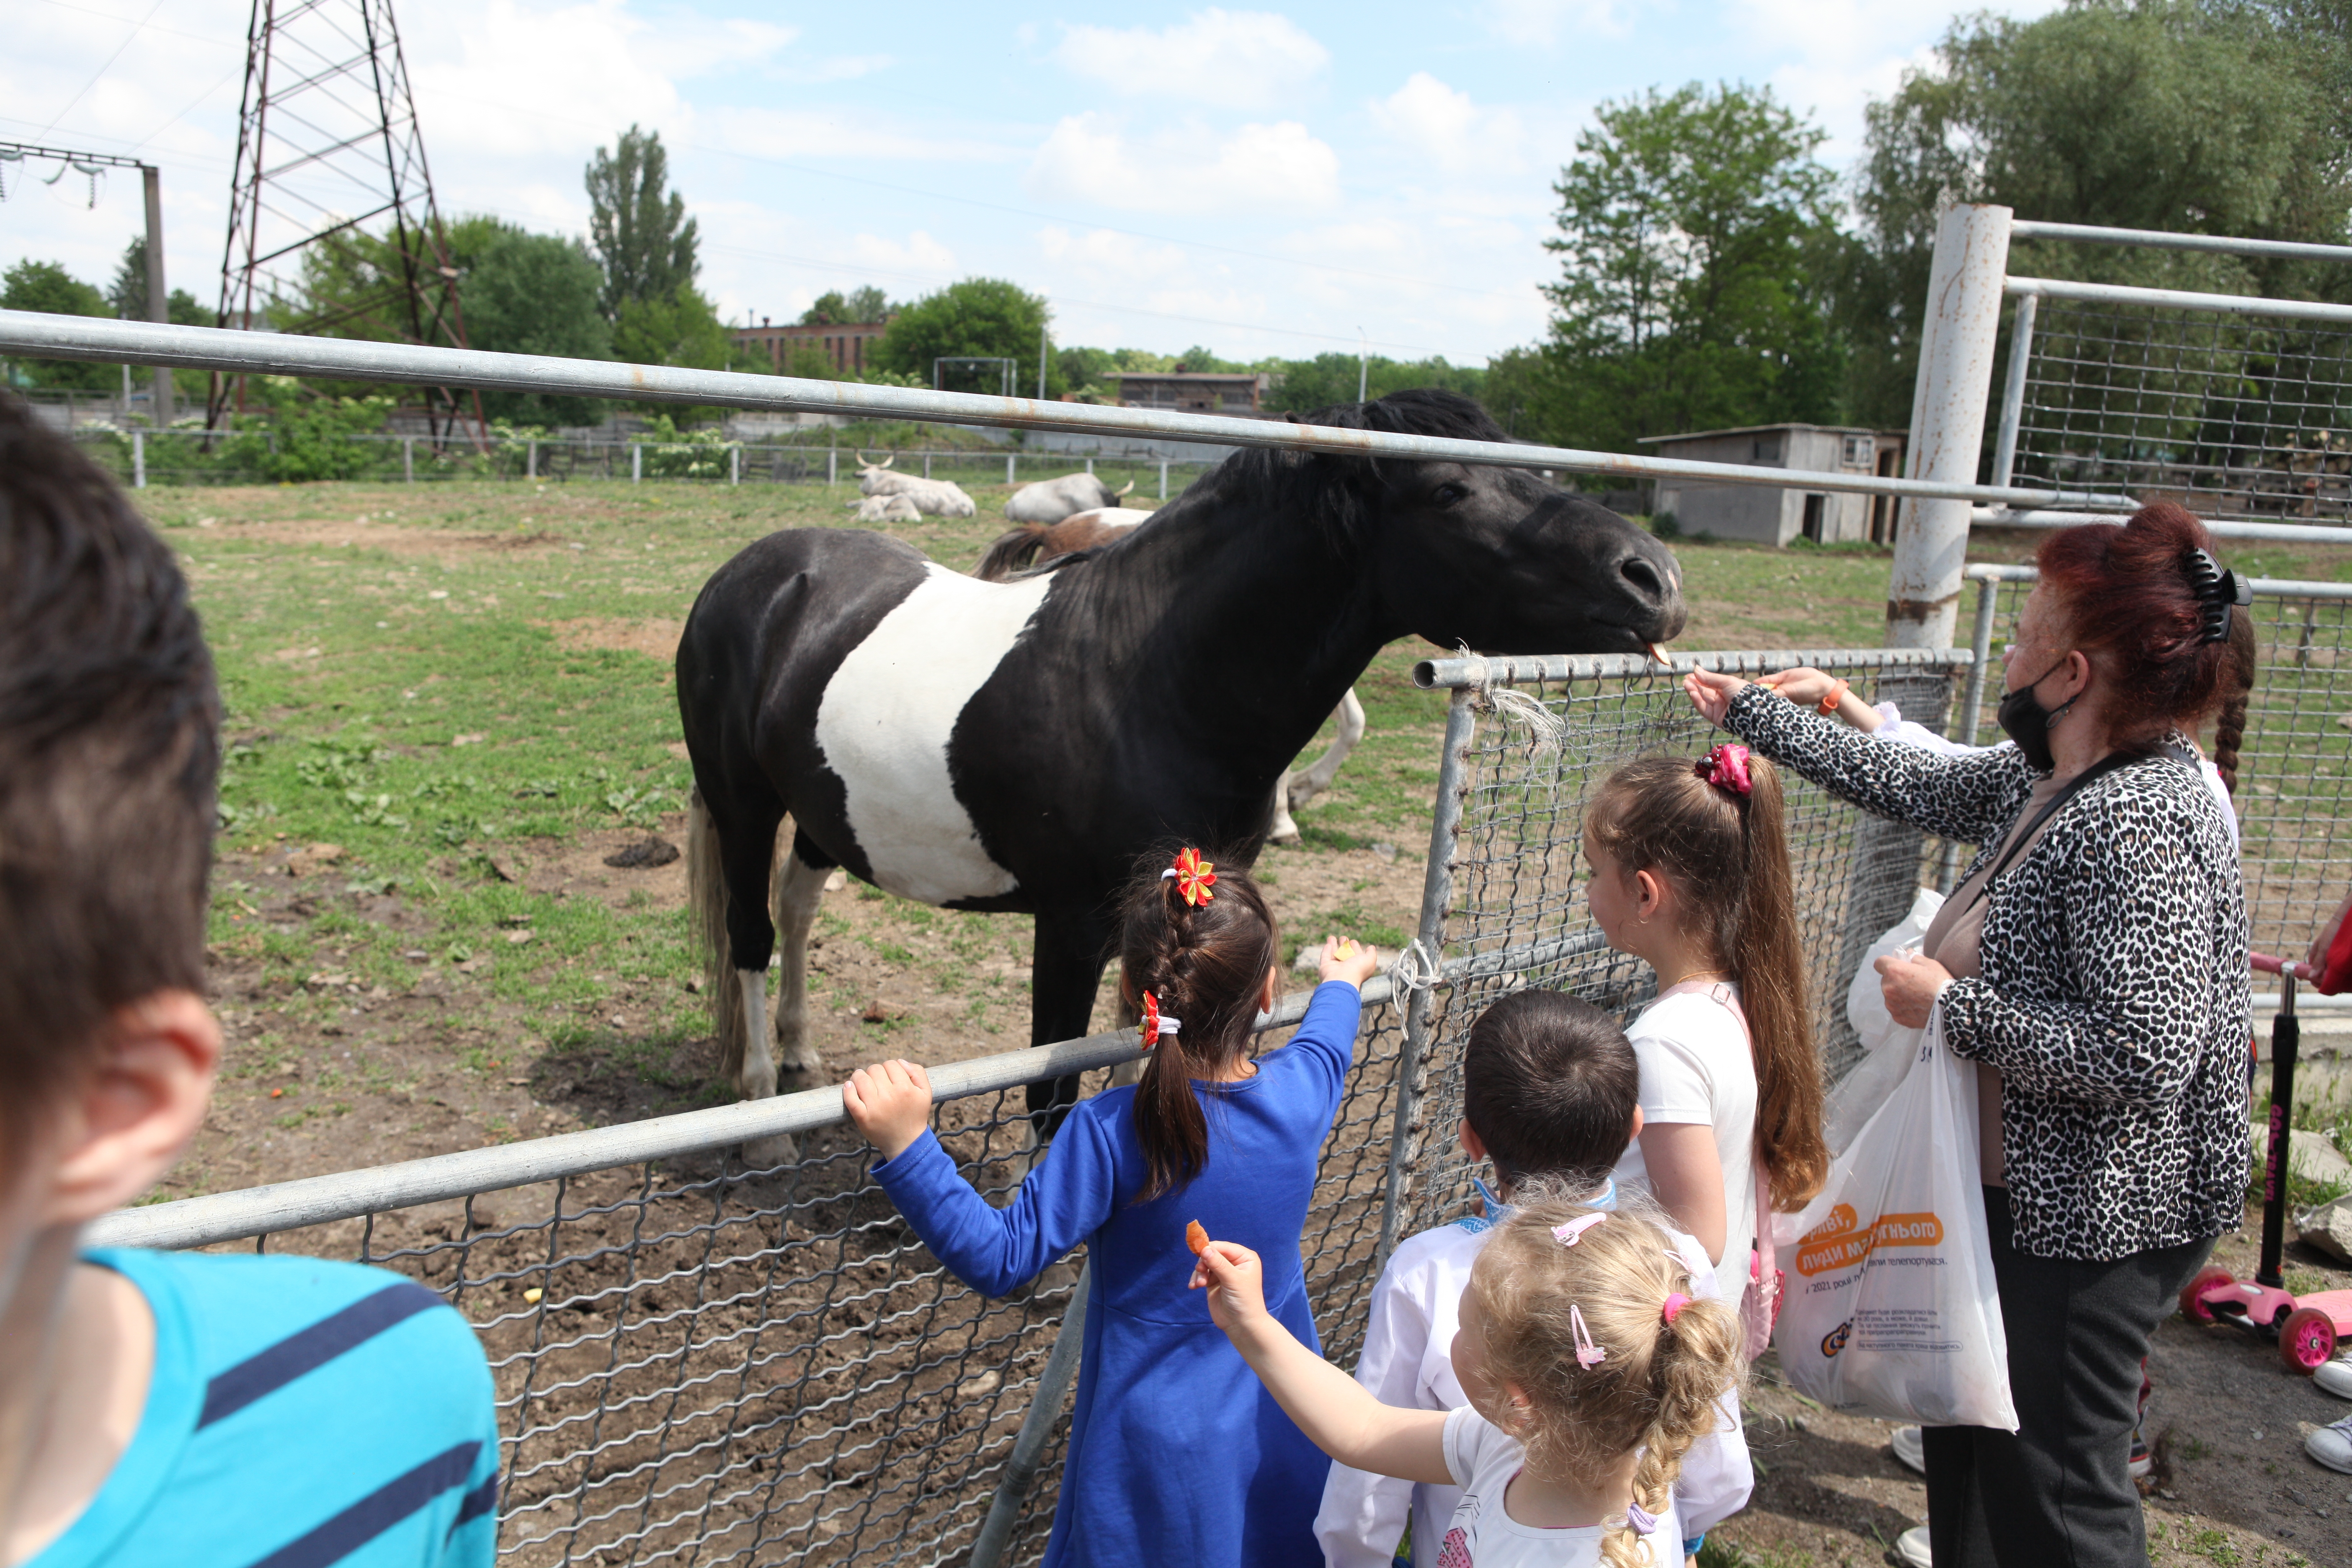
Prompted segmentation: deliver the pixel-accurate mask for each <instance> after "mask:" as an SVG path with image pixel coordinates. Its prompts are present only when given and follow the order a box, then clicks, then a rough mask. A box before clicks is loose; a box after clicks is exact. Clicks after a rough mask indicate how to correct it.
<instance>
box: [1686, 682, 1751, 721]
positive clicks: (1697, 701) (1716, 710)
mask: <svg viewBox="0 0 2352 1568" xmlns="http://www.w3.org/2000/svg"><path fill="white" fill-rule="evenodd" d="M1747 684H1748V682H1746V681H1745V680H1742V679H1739V677H1738V676H1736V675H1718V674H1717V673H1716V672H1715V671H1714V670H1711V669H1694V670H1692V671H1691V672H1690V673H1689V674H1688V675H1685V676H1684V677H1683V690H1684V691H1685V693H1686V694H1687V695H1688V696H1689V698H1690V700H1691V706H1692V707H1694V708H1696V709H1697V710H1699V712H1700V714H1701V715H1702V716H1704V717H1705V718H1706V721H1707V722H1708V723H1710V724H1720V723H1722V722H1723V716H1724V715H1725V714H1726V713H1728V712H1729V711H1731V700H1732V699H1733V698H1735V697H1737V696H1738V695H1739V689H1740V688H1741V687H1743V686H1745V685H1747Z"/></svg>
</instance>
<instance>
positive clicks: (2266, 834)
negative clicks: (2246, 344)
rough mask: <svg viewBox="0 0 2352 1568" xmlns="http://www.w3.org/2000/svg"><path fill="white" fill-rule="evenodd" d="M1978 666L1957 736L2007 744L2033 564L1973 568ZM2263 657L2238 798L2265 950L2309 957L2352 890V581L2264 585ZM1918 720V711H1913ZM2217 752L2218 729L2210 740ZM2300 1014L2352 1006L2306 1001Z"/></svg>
mask: <svg viewBox="0 0 2352 1568" xmlns="http://www.w3.org/2000/svg"><path fill="white" fill-rule="evenodd" d="M1968 576H1969V581H1970V582H1972V583H1974V584H1976V587H1977V599H1976V605H1975V622H1974V626H1973V631H1972V637H1971V641H1972V643H1973V647H1974V652H1975V656H1976V665H1975V669H1976V671H1977V672H1979V673H1980V674H1981V675H1982V677H1983V680H1982V684H1981V686H1979V684H1978V681H1977V678H1976V675H1974V674H1972V675H1971V677H1970V682H1969V690H1968V691H1967V692H1965V693H1964V694H1963V699H1962V703H1961V711H1960V713H1959V715H1958V721H1957V727H1956V730H1955V738H1957V739H1959V740H1962V741H1966V742H1970V743H1976V742H1979V741H1984V742H1998V741H1999V740H2000V739H2001V734H2000V727H1999V726H1998V725H1997V724H1996V723H1995V722H1994V720H1993V710H1994V708H1995V707H1996V706H1997V705H1998V703H1999V702H2000V694H2001V683H2000V666H1999V665H1998V664H1996V663H1995V662H1994V661H1993V658H1992V653H1993V650H1994V649H1995V648H1996V647H2000V645H2001V644H2003V643H2005V642H2006V641H2007V639H2008V638H2009V637H2011V636H2013V635H2014V632H2015V628H2016V626H2017V616H2018V613H2019V611H2020V610H2021V608H2022V607H2023V605H2024V602H2025V596H2026V595H2028V594H2029V593H2031V592H2032V589H2033V584H2035V583H2036V582H2037V581H2039V579H2040V574H2039V573H2037V572H2036V571H2035V570H2034V568H2032V567H2031V566H1971V567H1969V569H1968ZM2253 589H2254V603H2253V607H2252V612H2251V614H2252V617H2253V623H2254V637H2255V646H2256V648H2257V653H2256V664H2255V674H2254V686H2253V691H2252V696H2251V698H2250V700H2249V701H2248V704H2247V710H2246V728H2245V737H2244V740H2243V742H2242V744H2241V747H2240V751H2239V761H2238V787H2237V789H2236V791H2235V793H2234V794H2233V795H2232V797H2231V798H2232V802H2233V805H2235V808H2236V812H2237V816H2238V833H2239V858H2240V860H2241V861H2242V864H2243V866H2244V868H2245V875H2246V914H2247V917H2248V919H2249V921H2251V923H2252V940H2253V945H2254V947H2255V949H2256V950H2257V951H2259V952H2274V953H2284V954H2288V955H2290V956H2292V955H2295V954H2300V953H2301V952H2303V950H2304V949H2305V947H2306V946H2308V945H2309V944H2310V942H2311V939H2312V937H2313V936H2314V935H2315V934H2316V933H2317V932H2318V931H2319V930H2320V928H2321V927H2322V926H2323V925H2325V924H2326V921H2327V920H2328V918H2329V917H2330V916H2331V915H2333V914H2334V913H2335V912H2336V904H2337V903H2338V902H2339V901H2340V900H2342V899H2343V897H2344V894H2345V892H2346V891H2347V889H2352V820H2347V809H2352V583H2315V582H2302V581H2294V580H2289V579H2284V578H2260V577H2258V578H2256V579H2254V580H2253ZM1907 712H1908V710H1907V709H1906V713H1907ZM2200 743H2201V744H2203V745H2205V747H2206V749H2207V751H2208V752H2210V751H2211V750H2212V734H2211V731H2208V733H2207V734H2206V735H2205V736H2204V737H2202V738H2201V739H2200ZM2296 1005H2297V1006H2300V1007H2305V1008H2321V1009H2327V1008H2336V1007H2352V996H2342V997H2336V996H2321V995H2319V994H2316V993H2315V992H2305V993H2302V994H2299V995H2298V996H2297V998H2296Z"/></svg>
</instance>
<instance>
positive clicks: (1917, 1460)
mask: <svg viewBox="0 0 2352 1568" xmlns="http://www.w3.org/2000/svg"><path fill="white" fill-rule="evenodd" d="M1886 1446H1887V1447H1890V1448H1892V1449H1894V1450H1895V1458H1897V1459H1900V1460H1901V1461H1902V1462H1903V1463H1904V1464H1905V1465H1906V1466H1907V1467H1908V1468H1912V1469H1915V1470H1916V1471H1918V1472H1919V1473H1920V1474H1921V1475H1923V1476H1924V1475H1926V1474H1927V1445H1926V1444H1925V1443H1924V1442H1922V1441H1920V1437H1919V1428H1917V1427H1916V1426H1897V1427H1896V1428H1895V1436H1893V1437H1892V1438H1890V1439H1889V1440H1888V1442H1887V1445H1886Z"/></svg>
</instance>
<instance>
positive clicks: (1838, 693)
mask: <svg viewBox="0 0 2352 1568" xmlns="http://www.w3.org/2000/svg"><path fill="white" fill-rule="evenodd" d="M1851 690H1853V687H1852V686H1851V685H1850V684H1849V683H1847V682H1845V681H1843V680H1841V681H1839V682H1838V683H1837V684H1836V685H1835V686H1832V687H1831V688H1830V694H1829V695H1828V696H1827V697H1824V698H1822V718H1824V719H1828V718H1832V717H1834V716H1835V714H1836V713H1837V710H1838V704H1839V703H1841V702H1843V701H1844V700H1845V694H1846V693H1847V692H1849V691H1851Z"/></svg>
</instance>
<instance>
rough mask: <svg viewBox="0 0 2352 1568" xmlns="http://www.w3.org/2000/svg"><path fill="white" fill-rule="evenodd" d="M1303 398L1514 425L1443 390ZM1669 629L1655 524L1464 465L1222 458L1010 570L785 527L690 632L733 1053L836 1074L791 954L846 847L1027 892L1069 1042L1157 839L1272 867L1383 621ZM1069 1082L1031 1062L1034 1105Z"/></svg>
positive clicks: (1377, 643) (1412, 420)
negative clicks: (1123, 892) (1280, 795)
mask: <svg viewBox="0 0 2352 1568" xmlns="http://www.w3.org/2000/svg"><path fill="white" fill-rule="evenodd" d="M1308 422H1309V423H1313V424H1317V425H1326V426H1340V427H1343V428H1352V429H1363V430H1374V431H1393V432H1400V433H1411V434H1422V435H1432V436H1440V437H1457V438H1464V439H1470V440H1481V441H1501V440H1504V439H1506V437H1505V436H1504V434H1503V432H1502V431H1501V429H1499V428H1498V427H1497V426H1496V425H1495V424H1494V422H1493V421H1492V420H1490V419H1489V418H1488V417H1487V416H1486V414H1485V413H1484V412H1483V411H1482V410H1481V409H1479V407H1478V406H1477V405H1475V404H1474V403H1471V402H1470V401H1469V400H1467V399H1465V398H1463V397H1460V396H1457V395H1453V394H1450V393H1444V392H1437V391H1413V392H1401V393H1395V394H1391V395H1389V396H1387V397H1384V398H1381V399H1380V400H1379V401H1377V402H1375V403H1370V404H1360V405H1345V406H1341V407H1338V408H1330V409H1325V410H1323V411H1321V412H1319V413H1318V414H1315V415H1313V416H1310V418H1309V420H1308ZM1683 621H1684V608H1683V603H1682V595H1681V583H1680V574H1679V572H1678V570H1677V568H1676V566H1675V560H1674V557H1673V555H1672V554H1671V553H1670V552H1668V551H1667V550H1666V548H1665V547H1664V545H1662V544H1660V543H1659V542H1657V541H1655V540H1654V539H1653V538H1652V537H1651V536H1650V535H1648V534H1647V533H1645V532H1643V531H1641V530H1640V529H1637V528H1635V527H1634V526H1633V524H1631V523H1629V522H1627V521H1624V520H1623V519H1622V518H1620V517H1618V516H1617V515H1616V514H1615V513H1613V512H1611V511H1608V510H1605V509H1603V508H1601V506H1599V505H1597V504H1595V503H1593V502H1591V501H1588V500H1582V499H1580V497H1578V496H1576V495H1575V494H1573V493H1571V492H1568V491H1564V490H1561V489H1558V488H1556V487H1554V486H1552V485H1550V484H1549V483H1547V482H1545V481H1544V480H1542V479H1538V478H1537V477H1535V476H1534V475H1532V474H1529V473H1527V472H1524V471H1521V470H1516V469H1507V468H1489V467H1486V466H1474V465H1467V464H1461V463H1453V462H1406V461H1398V460H1394V459H1388V458H1357V457H1342V456H1336V455H1331V454H1323V453H1305V452H1295V451H1280V452H1277V451H1245V452H1241V453H1237V454H1236V455H1234V456H1233V457H1231V458H1227V459H1225V461H1224V462H1223V464H1221V465H1220V466H1219V467H1218V468H1215V469H1214V470H1213V471H1212V472H1210V473H1209V474H1207V475H1206V476H1204V477H1203V478H1202V479H1201V480H1200V481H1199V482H1197V483H1195V484H1194V485H1193V486H1192V488H1191V489H1188V490H1187V491H1186V492H1185V493H1184V495H1183V496H1181V498H1179V499H1178V500H1175V501H1173V502H1171V503H1170V504H1169V505H1168V506H1166V507H1163V508H1162V509H1160V511H1159V512H1158V513H1157V514H1155V516H1154V517H1153V519H1152V521H1151V524H1150V527H1148V528H1139V529H1137V530H1135V531H1133V532H1131V533H1129V534H1127V535H1126V536H1125V537H1123V538H1121V539H1119V540H1118V541H1116V542H1113V543H1111V544H1109V545H1107V546H1104V547H1102V548H1100V549H1097V550H1094V551H1089V552H1085V553H1082V554H1076V555H1072V556H1067V557H1066V558H1065V559H1064V562H1063V563H1062V564H1061V565H1060V566H1059V568H1058V569H1056V570H1052V571H1048V572H1045V573H1041V574H1037V575H1034V576H1031V577H1026V578H1023V579H1019V580H1016V581H1013V582H1010V583H983V582H980V581H977V580H975V579H973V578H971V577H967V576H965V575H963V574H961V573H959V572H953V571H950V570H949V569H948V568H947V567H945V566H942V565H940V564H938V563H935V562H932V561H929V560H927V559H925V558H924V556H923V555H922V554H920V553H919V552H917V551H916V550H915V549H914V548H913V547H912V546H911V545H908V544H905V543H902V542H899V541H897V540H894V539H891V538H889V537H887V536H886V535H883V534H879V533H872V532H866V531H857V530H848V529H796V530H789V531H784V532H782V533H774V534H771V535H769V536H768V537H767V538H765V539H762V540H761V541H759V542H757V543H755V544H752V545H751V546H750V547H749V548H747V549H745V550H744V551H743V552H741V553H740V554H739V555H737V556H736V557H735V558H734V559H733V560H731V561H730V562H728V563H727V564H726V565H724V566H722V567H720V568H719V571H718V573H717V574H715V575H713V576H712V577H711V579H710V581H709V583H708V584H705V585H704V587H703V590H702V593H701V595H699V596H698V598H697V599H696V601H695V605H694V609H693V612H692V614H691V615H689V616H688V618H687V623H686V630H685V633H684V635H683V637H681V638H680V640H679V643H678V650H677V696H678V706H679V709H680V710H681V714H682V717H683V719H684V723H685V731H686V743H687V749H688V753H689V755H690V757H691V759H692V762H693V765H694V778H695V795H694V799H693V802H692V806H691V811H690V822H689V828H688V840H689V865H688V871H689V879H690V881H691V882H692V883H693V892H692V898H693V901H694V904H695V907H696V909H697V911H698V924H699V928H700V930H701V932H702V934H703V937H704V940H705V942H707V944H708V945H709V951H710V952H711V954H712V980H713V984H711V987H710V994H711V1000H712V1006H713V1013H714V1016H715V1021H716V1023H717V1025H718V1028H719V1038H720V1042H721V1050H722V1054H723V1058H724V1063H725V1068H726V1070H727V1071H728V1072H729V1073H730V1075H732V1076H733V1078H734V1079H735V1081H736V1084H737V1087H738V1088H739V1089H740V1090H741V1091H742V1092H743V1093H744V1094H745V1095H746V1096H750V1097H758V1096H762V1095H768V1094H772V1093H774V1092H775V1089H776V1074H777V1068H778V1066H779V1065H781V1066H782V1068H784V1069H785V1070H787V1071H797V1072H808V1071H814V1070H815V1069H816V1068H819V1067H820V1066H821V1064H820V1062H819V1060H818V1058H817V1055H816V1053H815V1051H814V1049H813V1048H812V1047H811V1046H810V1044H809V1040H808V1033H807V1019H806V981H805V974H804V971H803V956H804V950H805V947H806V943H807V940H808V935H809V931H810V928H811V926H812V925H813V923H814V920H815V916H816V910H817V905H818V901H819V899H820V897H821V895H822V893H823V890H824V880H825V878H826V875H827V873H828V872H829V870H830V869H831V868H834V867H835V866H839V867H843V868H846V869H847V870H848V871H849V872H851V873H852V874H853V875H855V876H856V877H858V878H860V879H864V880H866V881H867V882H871V883H873V884H875V885H876V886H877V887H880V888H884V889H887V890H889V891H891V892H893V893H897V894H899V895H900V896H902V897H905V898H909V899H919V900H922V901H923V902H925V903H929V904H938V905H942V906H945V907H947V908H950V909H959V910H1025V911H1028V912H1030V913H1033V914H1034V915H1035V916H1036V921H1037V927H1036V939H1035V947H1034V960H1033V968H1032V1011H1031V1019H1030V1037H1031V1039H1032V1041H1033V1042H1034V1043H1035V1044H1038V1045H1044V1044H1046V1043H1049V1042H1051V1041H1055V1040H1064V1039H1071V1038H1075V1037H1079V1036H1082V1035H1084V1034H1085V1033H1086V1031H1087V1023H1088V1020H1089V1017H1090V1016H1091V1014H1092V1011H1093V1007H1094V1000H1095V993H1096V987H1097V984H1099V982H1100V980H1101V977H1102V972H1103V967H1104V965H1105V964H1106V963H1108V961H1109V959H1110V957H1111V955H1112V953H1113V952H1114V950H1115V944H1116V939H1117V928H1116V925H1115V920H1116V908H1117V904H1118V893H1119V890H1120V889H1121V888H1122V887H1124V885H1125V884H1126V882H1127V880H1128V879H1129V877H1130V876H1131V875H1132V874H1133V873H1134V870H1135V868H1136V865H1137V863H1138V860H1139V858H1140V857H1141V856H1142V855H1144V854H1145V853H1146V852H1147V851H1150V852H1171V853H1172V851H1173V850H1174V848H1175V847H1178V846H1180V845H1183V844H1194V845H1200V846H1203V847H1206V848H1207V849H1209V850H1210V851H1211V857H1212V858H1215V859H1226V858H1231V859H1232V860H1234V861H1235V862H1237V863H1239V864H1242V865H1247V864H1249V863H1250V862H1251V861H1253V860H1254V859H1255V857H1256V855H1257V853H1258V850H1259V849H1260V847H1262V846H1263V845H1264V843H1265V835H1266V830H1267V826H1268V818H1269V815H1270V805H1271V802H1272V800H1273V791H1274V785H1275V782H1276V780H1277V779H1279V778H1280V777H1281V776H1282V774H1283V771H1284V770H1285V769H1286V767H1287V766H1289V764H1290V763H1291V760H1292V759H1293V758H1295V757H1296V756H1297V755H1298V752H1299V750H1300V748H1301V747H1302V746H1304V745H1305V744H1306V743H1307V741H1308V740H1310V739H1311V738H1312V737H1313V736H1314V733H1315V731H1316V730H1317V729H1318V727H1319V726H1320V724H1321V722H1322V721H1323V718H1324V716H1325V715H1326V714H1328V713H1329V712H1330V711H1331V710H1332V708H1333V707H1334V706H1335V705H1336V704H1337V703H1338V702H1339V700H1340V697H1341V695H1342V694H1343V693H1345V692H1346V691H1347V690H1348V689H1349V686H1350V685H1352V684H1353V683H1354V681H1355V680H1356V679H1357V678H1358V677H1359V676H1360V675H1361V674H1362V673H1363V672H1364V669H1365V667H1366V666H1368V665H1369V664H1370V662H1371V660H1372V658H1373V657H1374V656H1375V655H1376V654H1378V653H1379V652H1380V650H1381V647H1384V646H1386V645H1387V644H1388V643H1390V642H1391V641H1393V640H1395V639H1396V638H1398V637H1402V636H1404V635H1406V634H1407V633H1417V634H1419V635H1420V636H1422V637H1426V638H1428V639H1429V640H1430V641H1431V642H1433V643H1435V644H1437V645H1439V646H1440V647H1446V648H1452V647H1455V646H1456V645H1459V644H1466V645H1468V646H1469V647H1474V648H1477V649H1480V650H1482V651H1486V652H1492V653H1558V652H1575V651H1587V652H1612V651H1626V652H1638V651H1640V650H1641V649H1643V647H1647V646H1648V645H1649V644H1650V643H1652V642H1654V641H1664V640H1666V639H1668V638H1670V637H1674V636H1675V634H1676V633H1677V632H1679V631H1680V630H1681V629H1682V626H1683ZM786 816H791V818H792V819H793V825H794V831H793V835H792V837H791V841H790V844H789V847H786V846H784V845H782V844H780V842H779V830H780V829H781V827H782V825H783V823H784V820H785V818H786ZM780 944H781V949H782V952H781V956H782V971H783V973H782V976H781V984H780V988H779V992H778V995H777V999H776V1012H775V1031H774V1038H775V1044H776V1047H777V1051H776V1056H775V1058H773V1059H772V1058H770V1055H769V1052H768V1036H769V1030H768V1020H767V1016H766V1015H767V995H768V969H769V965H770V962H771V960H772V958H773V957H775V956H777V953H778V948H779V945H780ZM1076 1091H1077V1079H1075V1078H1070V1079H1060V1080H1056V1081H1055V1082H1053V1083H1050V1084H1049V1083H1038V1084H1032V1085H1031V1086H1030V1089H1029V1101H1030V1108H1031V1110H1032V1111H1033V1112H1050V1111H1052V1110H1054V1109H1055V1108H1056V1107H1058V1106H1061V1105H1066V1104H1068V1103H1069V1102H1071V1101H1072V1100H1075V1098H1076ZM1056 1120H1057V1118H1056Z"/></svg>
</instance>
